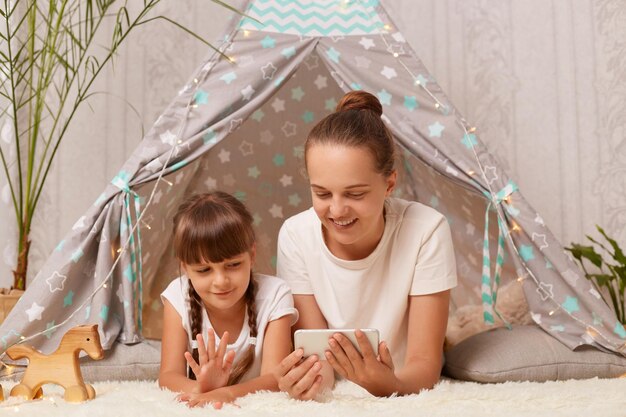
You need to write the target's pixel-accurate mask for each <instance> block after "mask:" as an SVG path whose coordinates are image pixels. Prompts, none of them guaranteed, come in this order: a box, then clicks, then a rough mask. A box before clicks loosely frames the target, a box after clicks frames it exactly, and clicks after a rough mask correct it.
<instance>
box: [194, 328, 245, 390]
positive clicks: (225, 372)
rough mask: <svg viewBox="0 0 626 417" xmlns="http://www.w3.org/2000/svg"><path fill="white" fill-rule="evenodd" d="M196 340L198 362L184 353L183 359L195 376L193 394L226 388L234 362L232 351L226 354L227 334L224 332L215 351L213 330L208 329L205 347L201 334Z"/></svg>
mask: <svg viewBox="0 0 626 417" xmlns="http://www.w3.org/2000/svg"><path fill="white" fill-rule="evenodd" d="M196 340H197V341H198V361H199V362H196V361H195V360H194V359H193V356H192V355H191V353H189V352H185V359H187V363H188V364H189V367H190V368H191V370H192V371H193V373H194V375H195V376H196V382H197V385H196V389H195V390H194V392H195V393H203V392H208V391H213V390H215V389H217V388H221V387H224V386H226V384H227V383H228V377H229V376H230V371H231V369H232V367H233V361H234V360H235V352H234V351H232V350H231V351H228V352H226V346H227V345H228V332H224V335H223V336H222V339H221V340H220V344H219V346H218V347H217V350H215V332H214V331H213V329H209V332H208V340H207V343H206V345H205V344H204V340H203V339H202V335H201V334H198V335H197V336H196Z"/></svg>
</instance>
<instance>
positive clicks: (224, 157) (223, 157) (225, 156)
mask: <svg viewBox="0 0 626 417" xmlns="http://www.w3.org/2000/svg"><path fill="white" fill-rule="evenodd" d="M217 157H218V158H219V160H220V162H221V163H222V164H225V163H226V162H230V152H229V151H227V150H226V149H222V150H220V153H218V154H217Z"/></svg>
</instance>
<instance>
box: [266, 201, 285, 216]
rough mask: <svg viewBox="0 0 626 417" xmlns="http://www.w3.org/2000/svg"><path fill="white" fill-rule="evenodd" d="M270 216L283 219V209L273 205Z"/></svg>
mask: <svg viewBox="0 0 626 417" xmlns="http://www.w3.org/2000/svg"><path fill="white" fill-rule="evenodd" d="M269 212H270V214H271V215H272V217H273V218H275V219H276V218H279V219H282V218H283V208H282V207H281V206H279V205H276V204H272V207H271V208H270V209H269Z"/></svg>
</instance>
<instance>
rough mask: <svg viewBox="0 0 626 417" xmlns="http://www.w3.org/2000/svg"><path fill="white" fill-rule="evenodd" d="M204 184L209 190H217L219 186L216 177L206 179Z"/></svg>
mask: <svg viewBox="0 0 626 417" xmlns="http://www.w3.org/2000/svg"><path fill="white" fill-rule="evenodd" d="M204 185H206V188H208V189H209V190H215V189H216V188H217V180H216V179H215V178H211V177H208V178H207V179H206V181H204Z"/></svg>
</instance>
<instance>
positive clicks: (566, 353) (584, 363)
mask: <svg viewBox="0 0 626 417" xmlns="http://www.w3.org/2000/svg"><path fill="white" fill-rule="evenodd" d="M445 357H446V362H445V366H444V371H443V373H444V375H447V376H449V377H452V378H455V379H461V380H465V381H476V382H506V381H536V382H543V381H556V380H567V379H587V378H594V377H600V378H613V377H617V376H621V375H624V374H626V358H624V357H623V356H620V355H617V354H613V353H605V352H601V351H599V350H597V349H595V348H593V347H591V346H581V347H579V348H577V349H576V351H572V350H570V349H569V348H568V347H567V346H565V345H564V344H562V343H561V342H559V341H558V340H557V339H555V338H554V337H552V336H550V335H549V334H548V333H546V332H545V331H544V330H542V329H541V328H540V327H538V326H536V325H531V326H514V327H513V329H512V330H508V329H506V328H497V329H493V330H488V331H486V332H483V333H479V334H477V335H474V336H472V337H470V338H468V339H466V340H464V341H462V342H461V343H459V344H458V345H456V346H454V347H453V348H451V349H450V350H448V351H447V352H446V354H445Z"/></svg>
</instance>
